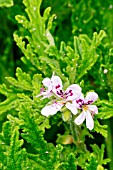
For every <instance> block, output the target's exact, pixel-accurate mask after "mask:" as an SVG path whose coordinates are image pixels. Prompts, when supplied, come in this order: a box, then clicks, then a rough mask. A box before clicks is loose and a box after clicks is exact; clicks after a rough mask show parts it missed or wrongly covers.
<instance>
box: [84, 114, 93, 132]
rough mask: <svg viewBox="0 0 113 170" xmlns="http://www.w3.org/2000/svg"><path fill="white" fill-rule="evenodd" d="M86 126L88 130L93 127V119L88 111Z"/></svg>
mask: <svg viewBox="0 0 113 170" xmlns="http://www.w3.org/2000/svg"><path fill="white" fill-rule="evenodd" d="M86 126H87V128H88V129H89V130H92V129H93V128H94V121H93V118H92V116H91V113H90V112H89V111H87V112H86Z"/></svg>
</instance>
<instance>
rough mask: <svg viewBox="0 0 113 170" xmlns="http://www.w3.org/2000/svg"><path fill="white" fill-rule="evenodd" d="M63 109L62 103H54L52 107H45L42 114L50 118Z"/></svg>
mask: <svg viewBox="0 0 113 170" xmlns="http://www.w3.org/2000/svg"><path fill="white" fill-rule="evenodd" d="M62 107H63V104H61V103H57V102H56V103H54V104H52V105H49V106H45V107H44V108H43V109H42V110H41V114H42V115H43V116H46V117H48V116H50V115H54V114H56V113H57V112H58V111H60V110H61V108H62Z"/></svg>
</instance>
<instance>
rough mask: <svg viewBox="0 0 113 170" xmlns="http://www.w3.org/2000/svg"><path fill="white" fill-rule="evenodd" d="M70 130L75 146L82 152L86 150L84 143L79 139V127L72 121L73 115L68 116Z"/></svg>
mask: <svg viewBox="0 0 113 170" xmlns="http://www.w3.org/2000/svg"><path fill="white" fill-rule="evenodd" d="M70 130H71V133H72V136H73V139H74V143H75V145H76V146H77V148H78V149H79V150H82V151H83V152H85V153H86V152H87V148H86V145H85V143H84V142H83V141H81V139H80V137H81V128H80V127H79V126H78V125H76V124H75V123H74V121H73V115H72V117H71V118H70Z"/></svg>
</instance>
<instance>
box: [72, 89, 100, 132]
mask: <svg viewBox="0 0 113 170" xmlns="http://www.w3.org/2000/svg"><path fill="white" fill-rule="evenodd" d="M97 98H98V95H97V93H95V92H88V93H87V95H86V97H85V98H84V96H83V94H81V96H80V98H79V99H77V100H76V101H74V102H73V104H72V105H73V107H74V106H76V108H78V109H82V112H81V114H80V115H79V116H78V117H77V118H76V119H75V120H74V122H75V123H76V124H77V125H80V124H82V123H83V121H84V120H85V119H86V126H87V128H88V129H89V130H92V129H93V128H94V121H93V116H94V114H97V113H98V108H97V106H96V105H91V104H92V103H93V102H94V101H96V100H97Z"/></svg>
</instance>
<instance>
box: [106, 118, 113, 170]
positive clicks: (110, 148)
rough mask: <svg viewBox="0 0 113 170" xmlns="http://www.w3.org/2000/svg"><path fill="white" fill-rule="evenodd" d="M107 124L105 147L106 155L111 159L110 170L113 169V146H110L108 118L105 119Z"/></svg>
mask: <svg viewBox="0 0 113 170" xmlns="http://www.w3.org/2000/svg"><path fill="white" fill-rule="evenodd" d="M107 125H108V137H107V139H106V148H107V156H108V158H110V159H111V162H109V166H110V167H109V168H110V170H112V169H113V146H112V144H113V143H112V135H111V134H112V133H111V124H110V120H107Z"/></svg>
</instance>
